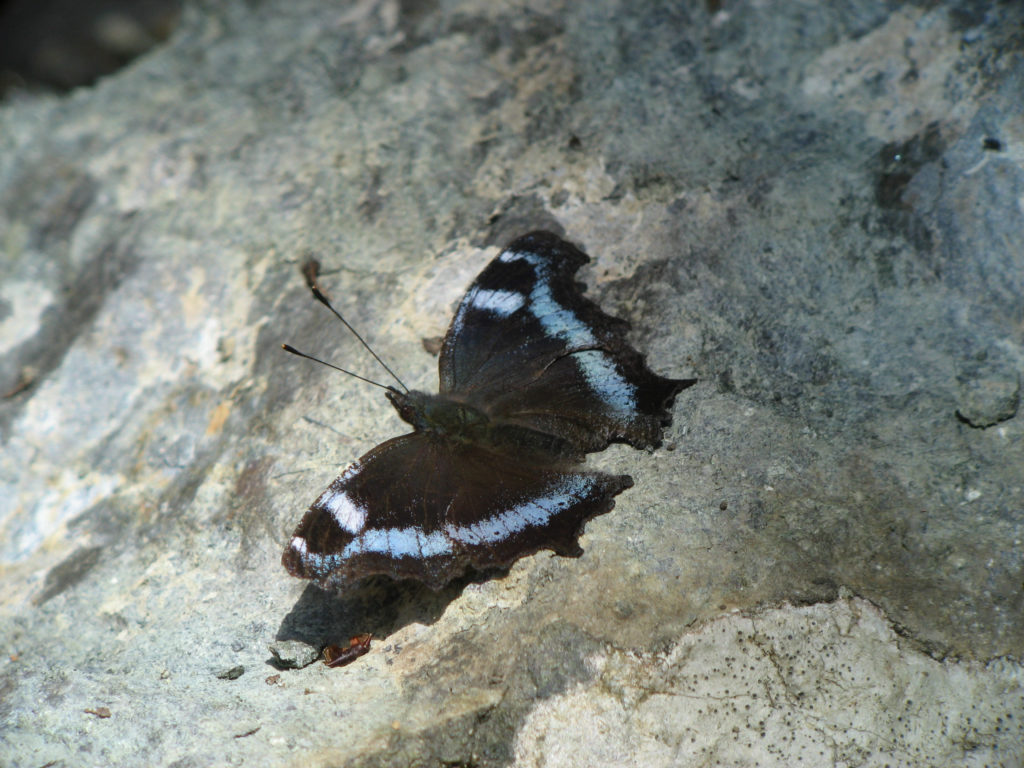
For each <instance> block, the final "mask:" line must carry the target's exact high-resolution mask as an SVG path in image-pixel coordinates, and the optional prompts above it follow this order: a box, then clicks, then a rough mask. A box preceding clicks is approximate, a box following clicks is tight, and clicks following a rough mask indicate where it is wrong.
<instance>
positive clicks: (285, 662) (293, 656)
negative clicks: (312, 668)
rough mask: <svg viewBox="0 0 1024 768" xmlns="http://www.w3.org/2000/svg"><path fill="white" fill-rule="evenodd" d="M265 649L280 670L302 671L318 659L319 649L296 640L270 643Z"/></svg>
mask: <svg viewBox="0 0 1024 768" xmlns="http://www.w3.org/2000/svg"><path fill="white" fill-rule="evenodd" d="M267 647H268V648H269V649H270V653H271V654H272V655H273V657H274V663H275V664H277V666H279V667H280V668H281V669H302V668H303V667H308V666H309V665H310V664H312V663H313V662H314V661H316V660H317V659H318V658H320V649H319V648H317V647H315V646H312V645H307V644H306V643H303V642H300V641H298V640H285V641H283V642H279V643H271V644H270V645H269V646H267Z"/></svg>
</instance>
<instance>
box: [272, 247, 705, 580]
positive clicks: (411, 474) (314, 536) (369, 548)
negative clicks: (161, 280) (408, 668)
mask: <svg viewBox="0 0 1024 768" xmlns="http://www.w3.org/2000/svg"><path fill="white" fill-rule="evenodd" d="M589 260H590V259H589V257H588V256H587V255H586V254H585V253H583V251H581V250H580V249H578V248H577V247H576V246H574V245H573V244H571V243H569V242H567V241H565V240H563V239H561V238H560V237H558V236H557V235H555V234H552V233H550V232H543V231H537V232H531V233H529V234H526V235H523V236H522V237H519V238H516V239H515V240H513V241H512V242H511V243H509V245H508V246H507V247H506V248H505V249H504V250H503V251H502V252H501V253H500V254H499V255H498V256H497V257H496V258H495V259H494V260H493V261H491V263H490V264H489V265H488V266H487V267H486V268H485V269H484V270H483V272H481V273H480V275H479V276H478V277H477V278H476V280H475V281H474V282H473V284H472V285H471V286H470V287H469V290H468V291H467V292H466V295H465V296H464V297H463V299H462V301H461V302H460V304H459V307H458V309H457V310H456V312H455V317H454V318H453V319H452V323H451V326H450V327H449V329H448V332H447V334H446V335H445V338H444V342H443V344H442V347H441V353H440V363H439V368H440V386H439V388H438V394H436V395H435V394H430V393H427V392H417V391H403V390H401V389H397V388H395V387H390V386H389V387H386V388H385V389H386V390H387V391H386V396H387V398H388V400H390V401H391V404H392V405H393V406H394V407H395V409H396V410H397V411H398V414H399V416H400V417H401V418H402V419H403V420H404V421H406V422H408V423H409V424H411V425H412V428H413V431H412V432H411V433H409V434H406V435H402V436H401V437H396V438H393V439H391V440H388V441H386V442H384V443H381V444H380V445H378V446H377V447H376V448H374V449H372V450H371V451H370V452H369V453H367V454H366V455H365V456H363V457H362V458H360V459H359V460H358V461H356V462H355V463H354V464H352V465H350V466H349V467H348V468H347V469H346V470H345V471H344V472H343V473H342V474H341V476H340V477H338V478H337V479H336V480H335V481H334V482H333V483H331V485H330V486H329V487H328V488H327V490H326V491H324V492H323V493H322V494H321V495H320V497H319V498H317V500H316V501H314V502H313V504H312V506H310V508H309V511H307V512H306V514H305V515H304V516H303V518H302V521H301V522H300V523H299V525H298V527H297V528H296V530H295V533H294V535H293V536H292V538H291V541H290V542H289V543H288V546H287V548H286V549H285V552H284V555H283V557H282V562H283V564H284V567H285V568H286V569H287V570H288V572H289V573H291V574H292V575H293V576H298V577H301V578H306V579H311V580H312V581H313V582H315V583H316V584H317V585H319V586H320V587H322V588H324V589H343V588H345V587H348V586H349V585H351V584H353V583H355V582H357V581H359V580H361V579H363V578H366V577H368V576H373V575H377V574H384V575H386V576H389V577H391V578H393V579H415V580H418V581H420V582H423V583H424V584H426V585H427V586H429V587H431V588H432V589H440V588H441V587H443V586H444V585H445V584H446V583H448V582H449V581H451V580H452V579H454V578H456V577H458V576H460V575H462V574H464V573H465V572H467V571H469V570H476V571H486V570H490V569H504V568H508V567H509V566H510V565H511V564H512V563H513V562H514V561H515V560H517V559H518V558H520V557H523V556H525V555H530V554H534V553H536V552H538V551H540V550H542V549H550V550H552V551H554V552H555V553H556V554H559V555H565V556H569V557H578V556H579V555H581V554H582V552H583V550H582V549H581V548H580V545H579V541H578V538H579V535H580V533H581V532H582V530H583V526H584V523H585V522H586V521H587V520H589V519H590V518H592V517H594V516H595V515H600V514H603V513H605V512H608V511H609V510H611V509H612V507H614V506H615V496H616V495H618V494H619V493H621V492H622V491H624V490H625V489H627V488H629V487H631V486H632V485H633V479H632V478H631V477H630V476H629V475H610V474H604V473H601V472H591V471H586V470H585V469H583V468H582V467H581V466H580V465H581V463H582V461H583V460H584V458H585V456H586V454H588V453H593V452H596V451H602V450H604V449H605V448H606V447H607V446H608V445H609V444H610V443H611V442H625V443H629V444H630V445H632V446H634V447H636V448H654V447H656V446H658V445H660V443H661V440H662V430H663V428H664V427H665V426H667V425H668V424H669V422H670V420H671V415H670V412H669V409H670V407H671V405H672V403H673V401H674V399H675V397H676V395H677V394H678V393H679V392H680V391H681V390H683V389H685V388H686V387H689V386H691V385H693V384H694V383H695V382H696V379H669V378H664V377H661V376H658V375H657V374H655V373H653V372H652V371H651V370H650V369H649V368H648V367H647V365H646V363H645V362H644V358H643V356H642V355H641V354H640V353H639V352H637V351H636V350H635V349H633V347H631V346H630V345H629V343H628V342H627V341H626V331H627V329H628V327H629V326H628V323H626V322H625V321H624V320H621V319H619V318H615V317H612V316H610V315H607V314H605V313H604V312H603V311H601V309H600V308H599V307H598V306H597V304H595V303H594V302H592V301H590V300H589V299H587V298H586V297H585V296H584V295H583V291H584V290H585V287H584V286H583V285H581V284H579V283H577V282H576V281H575V277H574V276H575V274H576V272H577V271H578V270H579V268H580V267H581V266H583V265H584V264H586V263H587V262H588V261H589ZM316 293H317V290H316V288H315V287H314V294H316ZM318 298H319V297H318ZM325 303H326V301H325ZM328 306H330V305H328ZM289 351H295V350H291V349H289ZM382 364H383V363H382ZM385 367H386V366H385ZM389 370H390V369H389Z"/></svg>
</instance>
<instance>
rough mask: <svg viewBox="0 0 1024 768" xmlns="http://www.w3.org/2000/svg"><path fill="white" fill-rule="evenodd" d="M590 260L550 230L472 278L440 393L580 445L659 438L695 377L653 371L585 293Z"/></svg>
mask: <svg viewBox="0 0 1024 768" xmlns="http://www.w3.org/2000/svg"><path fill="white" fill-rule="evenodd" d="M587 261H589V258H588V257H587V255H586V254H584V253H583V252H582V251H580V250H579V249H578V248H576V247H575V246H574V245H572V244H571V243H567V242H565V241H564V240H562V239H561V238H559V237H557V236H556V235H553V234H551V233H550V232H532V233H530V234H528V235H524V236H522V237H520V238H517V239H516V240H514V241H513V242H512V243H510V244H509V245H508V247H507V248H505V250H504V251H502V252H501V254H499V256H498V257H497V258H496V259H494V260H493V261H492V262H491V263H490V264H489V265H488V266H487V268H486V269H484V271H483V272H481V273H480V275H479V276H478V277H477V279H476V280H475V281H474V282H473V285H471V286H470V288H469V290H468V291H467V292H466V295H465V297H464V298H463V300H462V302H461V303H460V305H459V308H458V310H457V311H456V313H455V317H454V319H453V320H452V324H451V327H450V328H449V330H448V334H447V335H446V337H445V341H444V346H443V348H442V351H441V361H440V379H441V392H442V393H451V394H453V395H456V396H459V397H464V398H466V399H467V400H468V401H469V402H472V403H473V404H475V405H477V406H478V407H480V408H482V409H484V410H486V412H487V413H488V414H490V415H491V416H492V417H493V418H495V419H496V420H502V421H508V422H511V423H516V424H521V425H524V426H529V427H531V428H534V429H538V430H541V431H547V432H551V433H553V434H556V435H559V436H560V437H564V438H565V439H568V440H570V441H572V442H573V443H574V444H575V445H576V446H577V448H578V449H579V450H580V451H581V452H583V453H590V452H594V451H600V450H603V449H604V448H605V447H607V445H608V443H609V442H611V441H613V440H621V441H625V442H628V443H630V444H631V445H634V446H636V447H638V448H647V447H653V446H656V445H658V444H659V443H660V442H661V432H662V426H663V425H664V423H665V422H666V420H667V409H668V407H669V406H670V405H671V402H672V400H673V398H674V397H675V395H676V394H677V393H678V392H679V391H680V390H681V389H684V388H685V387H687V386H690V385H691V384H693V383H694V380H693V379H686V380H676V379H666V378H663V377H661V376H658V375H657V374H655V373H653V372H652V371H651V370H650V369H649V368H648V367H647V365H646V364H645V362H644V359H643V356H642V355H641V354H640V353H638V352H637V351H636V350H634V349H633V348H632V347H630V346H629V344H628V342H627V341H626V336H625V334H626V331H627V330H628V328H629V326H628V324H627V323H626V322H625V321H623V320H620V319H618V318H615V317H612V316H610V315H607V314H605V313H604V312H602V311H601V309H600V307H598V306H597V305H596V304H595V303H594V302H592V301H590V300H589V299H587V298H586V297H585V296H583V293H582V286H580V285H579V284H578V283H577V282H576V281H575V277H574V276H575V273H576V271H577V270H578V269H579V268H580V267H581V266H582V265H583V264H585V263H586V262H587Z"/></svg>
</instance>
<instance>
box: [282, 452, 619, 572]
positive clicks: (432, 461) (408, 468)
mask: <svg viewBox="0 0 1024 768" xmlns="http://www.w3.org/2000/svg"><path fill="white" fill-rule="evenodd" d="M632 484H633V481H632V479H631V478H629V477H628V476H625V475H620V476H615V475H605V474H600V473H593V472H575V471H559V470H557V469H538V468H537V467H536V466H528V465H526V464H523V463H521V462H518V461H517V460H516V459H514V458H512V457H509V456H506V455H501V454H498V453H494V452H492V451H487V450H484V449H481V448H480V447H479V446H469V445H463V444H459V443H456V442H453V441H451V440H448V439H447V438H444V437H442V436H439V435H436V434H430V433H423V432H414V433H413V434H410V435H404V436H402V437H397V438H394V439H393V440H389V441H387V442H385V443H382V444H381V445H379V446H377V447H376V448H374V449H373V450H372V451H370V452H369V453H368V454H366V455H365V456H364V457H363V458H361V459H360V460H359V461H357V462H356V463H355V464H352V465H351V466H350V467H349V468H348V469H346V470H345V472H344V473H343V474H342V475H341V476H340V477H338V478H337V479H336V480H335V481H334V482H333V483H331V485H330V486H329V487H328V489H327V490H326V491H324V493H323V494H321V496H320V498H318V499H317V500H316V501H315V502H313V505H312V506H311V507H310V508H309V511H308V512H306V514H305V516H304V517H303V518H302V521H301V522H300V523H299V526H298V528H297V529H296V531H295V534H294V536H293V537H292V540H291V543H290V544H289V546H288V547H287V549H286V550H285V552H284V556H283V558H282V562H283V563H284V566H285V568H287V569H288V571H289V572H290V573H291V574H292V575H294V576H299V577H302V578H307V579H312V580H313V581H315V582H316V583H317V584H319V585H320V586H321V587H323V588H341V587H344V586H346V585H348V584H351V583H353V582H355V581H358V580H360V579H363V578H365V577H367V576H371V575H374V574H385V575H387V576H390V577H392V578H394V579H417V580H419V581H422V582H423V583H425V584H427V585H428V586H430V587H431V588H433V589H440V588H441V587H442V586H444V584H446V583H447V582H449V581H450V580H451V579H453V578H455V577H457V576H459V575H460V574H462V573H464V572H465V571H466V569H467V568H469V567H473V568H476V569H478V570H482V569H488V568H503V567H507V566H509V565H510V564H511V563H512V562H514V561H515V560H516V559H518V558H520V557H522V556H524V555H529V554H533V553H534V552H537V551H539V550H541V549H551V550H554V551H555V552H557V553H558V554H562V555H573V556H575V555H579V554H580V553H581V550H580V547H579V544H578V542H577V538H578V536H579V534H580V532H581V531H582V528H583V524H584V522H586V521H587V520H588V519H590V518H591V517H594V516H595V515H599V514H602V513H604V512H607V511H609V510H610V509H611V508H612V507H613V506H615V499H614V497H615V495H616V494H618V493H620V492H621V491H623V490H625V489H626V488H628V487H630V486H631V485H632ZM371 510H372V512H371Z"/></svg>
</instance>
